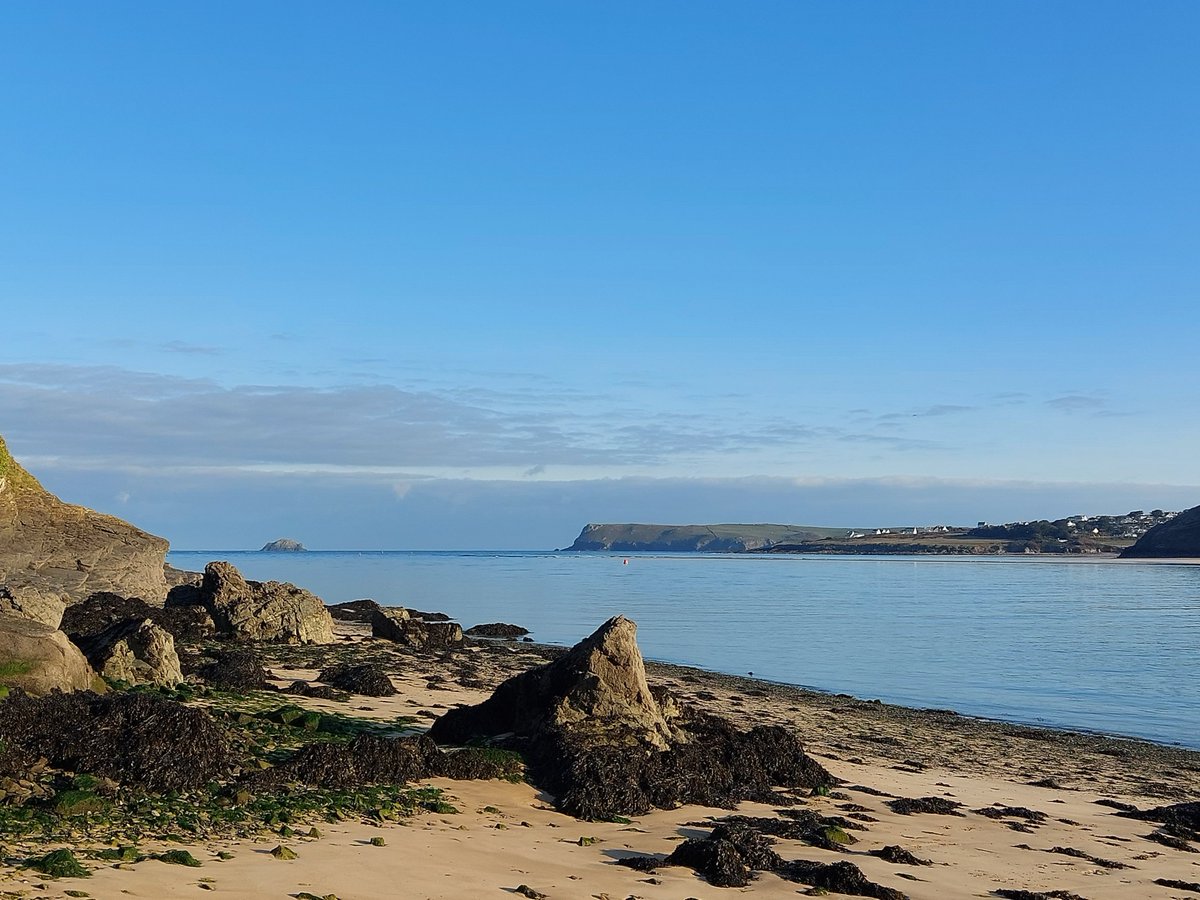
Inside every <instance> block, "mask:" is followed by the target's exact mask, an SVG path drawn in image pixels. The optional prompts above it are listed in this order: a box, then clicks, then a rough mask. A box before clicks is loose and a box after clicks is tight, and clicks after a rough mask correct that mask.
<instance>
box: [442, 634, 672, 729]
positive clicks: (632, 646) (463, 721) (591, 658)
mask: <svg viewBox="0 0 1200 900" xmlns="http://www.w3.org/2000/svg"><path fill="white" fill-rule="evenodd" d="M577 723H585V724H586V725H587V727H588V728H589V729H590V730H593V731H597V732H604V733H608V734H612V735H620V736H621V738H623V739H624V738H628V737H636V738H637V739H640V740H644V741H645V742H646V743H648V744H650V745H652V746H655V747H659V748H663V749H665V748H666V747H667V746H668V745H669V742H670V740H671V738H672V736H673V731H672V728H671V726H670V725H669V724H667V720H666V718H665V717H664V716H663V713H662V710H661V709H660V707H659V705H658V701H657V700H655V699H654V695H653V694H651V693H650V686H649V685H648V684H647V683H646V666H645V663H643V661H642V654H641V651H640V650H639V649H638V645H637V625H635V624H634V623H633V621H631V620H630V619H626V618H625V617H624V616H615V617H613V618H611V619H609V620H608V621H607V622H605V623H604V624H603V625H601V626H600V628H599V629H597V630H596V632H595V633H594V634H592V635H591V636H590V637H588V638H585V639H584V640H582V641H580V642H579V643H578V644H576V645H575V646H574V647H572V648H571V650H570V651H569V652H568V653H567V654H566V655H565V656H563V657H561V658H559V659H557V660H555V661H554V662H552V663H549V664H547V665H545V666H538V667H537V668H535V669H530V670H529V671H528V672H523V673H521V674H520V675H516V676H514V677H512V678H510V679H509V680H508V681H506V682H504V683H503V684H501V685H500V687H498V688H496V691H495V693H494V694H492V696H491V697H489V698H488V699H487V700H485V701H484V702H483V703H481V704H479V705H478V706H472V707H465V708H462V709H453V710H450V712H448V713H446V714H445V715H444V716H442V717H441V718H440V719H439V720H438V721H437V722H436V723H434V727H433V729H432V730H431V731H430V735H431V736H432V737H433V738H434V740H451V741H455V742H465V741H467V740H468V739H470V738H471V737H473V736H475V735H495V734H510V733H511V734H515V735H519V736H523V737H530V736H533V735H536V734H538V733H540V732H541V731H543V730H544V729H546V728H553V727H558V726H564V725H575V724H577Z"/></svg>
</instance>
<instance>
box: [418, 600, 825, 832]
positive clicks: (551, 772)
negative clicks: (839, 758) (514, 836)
mask: <svg viewBox="0 0 1200 900" xmlns="http://www.w3.org/2000/svg"><path fill="white" fill-rule="evenodd" d="M636 631H637V629H636V626H635V625H634V623H633V622H631V621H630V620H628V619H625V618H624V617H622V616H617V617H615V618H612V619H609V620H608V621H607V622H605V623H604V625H602V626H601V627H600V628H599V630H597V631H596V632H595V633H594V634H592V635H591V636H590V637H588V638H586V639H585V640H583V641H582V642H580V643H579V644H577V645H576V646H575V647H574V648H572V649H571V650H570V651H569V652H568V653H567V654H565V655H564V656H562V657H560V658H559V659H557V660H555V661H554V662H551V663H547V664H546V665H544V666H539V667H537V668H534V669H530V670H529V671H528V672H523V673H521V674H520V675H516V676H514V677H512V678H510V679H509V680H508V681H506V682H504V683H503V684H501V685H500V687H498V688H497V689H496V691H495V693H494V694H493V695H492V696H491V697H490V698H488V699H487V700H485V701H484V702H483V703H481V704H479V705H477V706H472V707H464V708H460V709H454V710H450V711H449V712H447V713H446V714H445V715H444V716H442V717H441V718H440V719H438V720H437V721H435V722H434V723H433V726H432V727H431V728H430V730H429V736H430V737H431V738H433V739H434V740H435V741H438V742H448V743H467V742H469V741H472V742H473V741H476V740H484V741H490V742H493V743H496V744H498V745H500V746H503V747H507V748H509V749H514V750H520V751H522V752H524V753H525V755H526V758H527V759H528V761H529V767H530V768H529V771H530V775H531V778H532V780H533V782H534V783H535V784H537V785H538V786H539V787H541V788H543V789H544V790H546V791H548V792H549V793H550V794H552V795H553V796H554V798H555V803H556V804H557V805H558V807H559V809H561V810H563V811H564V812H567V813H570V814H572V815H575V816H579V817H580V818H588V819H611V818H612V817H613V816H617V815H631V814H633V815H638V814H642V813H645V812H647V811H649V810H650V809H651V808H653V807H659V808H664V809H666V808H673V807H675V806H679V805H681V804H684V803H700V804H703V805H707V806H732V805H734V804H736V803H737V802H738V801H740V800H756V801H759V802H763V803H772V802H778V798H777V796H776V792H775V789H776V788H787V789H797V788H801V789H805V790H808V789H812V788H816V787H826V786H829V785H831V784H834V783H836V779H834V778H833V776H831V775H830V774H829V773H828V772H827V771H825V769H823V768H822V767H821V766H820V765H819V764H818V763H816V762H815V761H814V760H812V759H811V758H809V757H808V756H807V755H806V754H805V753H804V748H803V746H802V745H801V743H800V741H799V740H798V739H797V738H796V736H795V735H794V734H793V733H792V732H790V731H788V730H787V729H784V728H781V727H779V726H759V727H757V728H752V729H751V730H749V731H739V730H737V729H736V728H734V727H733V726H732V725H731V724H730V723H728V722H726V721H724V720H722V719H719V718H717V717H714V716H706V715H702V714H699V713H696V712H690V711H683V712H680V711H679V710H678V709H677V708H676V707H675V706H674V704H673V702H671V701H670V700H669V698H668V697H667V696H666V695H665V694H663V693H659V694H656V693H655V692H653V691H651V689H650V687H649V686H648V684H647V682H646V671H645V665H644V663H643V662H642V655H641V651H640V650H639V649H638V646H637V641H636Z"/></svg>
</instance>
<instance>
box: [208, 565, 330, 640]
mask: <svg viewBox="0 0 1200 900" xmlns="http://www.w3.org/2000/svg"><path fill="white" fill-rule="evenodd" d="M200 600H201V602H202V603H203V604H204V607H205V608H206V609H207V610H208V612H209V614H210V615H211V616H212V618H213V622H214V623H215V624H216V627H217V630H218V631H220V632H222V633H224V634H228V635H231V636H232V637H234V638H236V639H238V640H244V641H273V642H279V643H288V644H328V643H331V642H332V641H333V620H332V619H331V618H330V616H329V611H328V610H327V609H326V608H325V604H324V603H322V602H321V599H320V598H319V597H317V596H315V595H313V594H311V593H309V592H308V591H306V590H304V589H303V588H298V587H296V586H295V585H294V584H287V583H286V582H281V581H266V582H258V581H247V580H246V579H245V578H243V577H242V574H241V573H240V572H239V571H238V570H237V569H235V568H234V567H233V566H232V565H230V564H229V563H227V562H211V563H209V564H208V565H207V566H205V567H204V582H203V583H202V584H201V586H200Z"/></svg>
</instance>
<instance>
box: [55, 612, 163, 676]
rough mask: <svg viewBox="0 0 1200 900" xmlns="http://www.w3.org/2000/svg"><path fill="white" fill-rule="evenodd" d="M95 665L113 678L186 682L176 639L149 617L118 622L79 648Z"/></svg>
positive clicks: (99, 671)
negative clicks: (180, 664)
mask: <svg viewBox="0 0 1200 900" xmlns="http://www.w3.org/2000/svg"><path fill="white" fill-rule="evenodd" d="M79 649H81V650H82V651H83V655H84V656H86V657H87V660H88V662H89V663H91V665H92V668H94V669H95V670H96V671H97V672H98V673H99V674H100V675H102V676H104V677H105V678H107V679H109V680H110V681H123V682H125V683H126V684H134V685H136V684H153V685H157V686H159V687H174V686H175V685H177V684H179V683H180V682H181V681H183V672H182V671H180V667H179V654H177V653H176V652H175V639H174V638H173V637H171V635H170V633H169V632H167V631H165V630H164V629H162V628H160V627H159V626H157V625H155V624H154V622H152V621H151V620H150V619H129V620H126V621H124V622H118V623H116V624H115V625H111V626H109V627H108V628H106V629H104V631H101V632H100V633H99V634H96V635H95V636H93V637H91V638H88V639H87V640H85V641H84V642H83V643H82V644H81V646H80V648H79Z"/></svg>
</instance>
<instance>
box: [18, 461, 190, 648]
mask: <svg viewBox="0 0 1200 900" xmlns="http://www.w3.org/2000/svg"><path fill="white" fill-rule="evenodd" d="M166 553H167V542H166V541H165V540H164V539H163V538H160V537H155V536H154V535H152V534H148V533H146V532H145V531H142V530H141V529H139V528H135V527H134V526H132V525H130V524H129V523H128V522H123V521H122V520H120V519H118V518H115V517H113V516H107V515H104V514H102V513H98V512H93V511H92V510H90V509H85V508H84V507H82V506H72V505H71V504H68V503H63V502H62V501H61V500H59V499H58V498H57V497H55V496H54V495H53V494H51V493H50V492H49V491H47V490H46V489H45V488H43V487H42V486H41V484H39V483H38V481H37V479H36V478H34V477H33V476H32V475H30V474H29V473H28V472H26V471H25V469H23V468H22V467H21V466H20V465H19V464H18V463H17V461H16V460H14V459H13V458H12V456H11V455H10V454H9V452H8V448H7V447H6V446H5V444H4V441H3V439H2V438H0V584H3V585H5V586H7V587H8V590H9V595H8V598H7V599H5V600H4V601H3V605H4V606H5V607H7V609H8V610H9V611H11V612H19V613H20V614H22V615H31V616H32V617H33V618H36V619H38V620H39V621H43V622H45V623H47V624H51V625H57V623H56V622H55V621H53V619H54V609H55V607H56V606H57V603H58V602H62V604H63V605H64V606H66V605H67V604H70V603H73V602H76V601H78V600H82V599H84V598H86V597H87V596H89V595H90V594H92V593H94V592H96V591H112V592H114V593H118V594H122V595H123V596H127V597H141V598H142V599H143V600H146V601H147V602H149V603H155V604H158V605H162V603H163V601H164V600H165V599H166V595H167V583H166V579H165V577H164V576H163V562H164V559H165V557H166ZM60 612H61V611H60Z"/></svg>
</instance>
